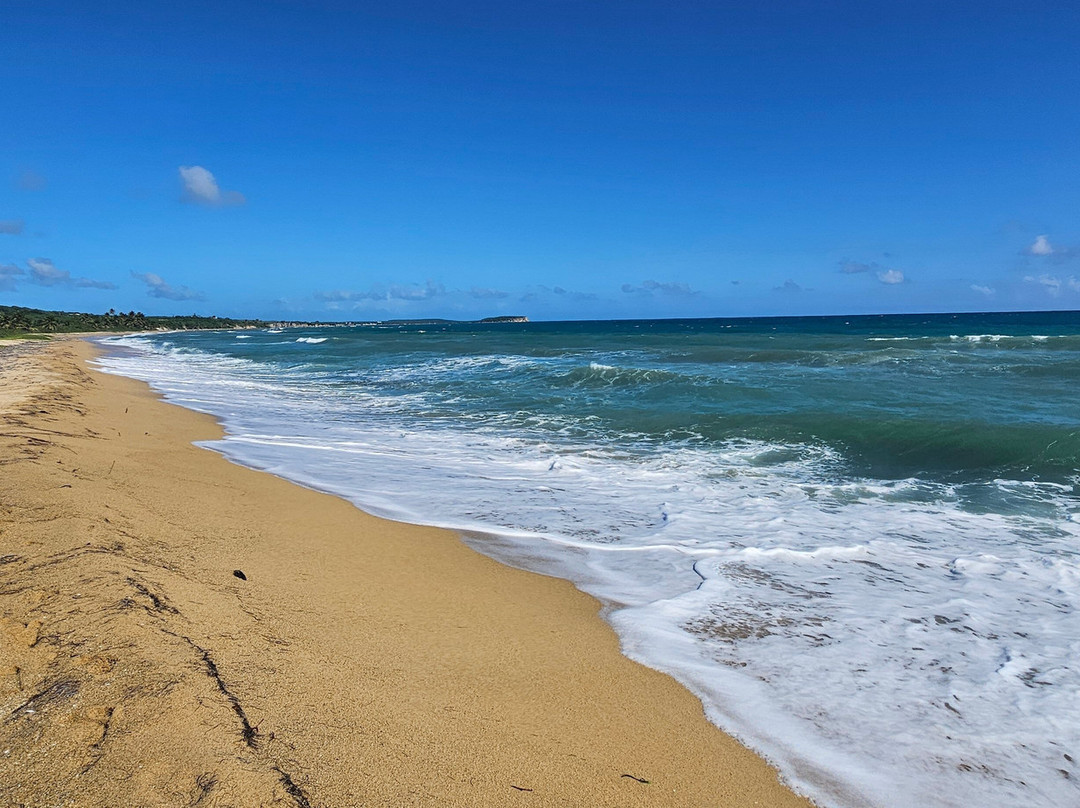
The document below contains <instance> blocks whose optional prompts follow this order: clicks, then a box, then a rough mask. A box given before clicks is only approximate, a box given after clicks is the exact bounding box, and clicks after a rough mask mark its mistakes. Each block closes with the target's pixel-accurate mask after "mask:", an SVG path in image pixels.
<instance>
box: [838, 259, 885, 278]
mask: <svg viewBox="0 0 1080 808" xmlns="http://www.w3.org/2000/svg"><path fill="white" fill-rule="evenodd" d="M877 268H878V263H877V262H876V261H874V262H871V263H869V264H864V263H862V262H860V261H849V260H848V259H846V258H845V259H844V260H843V261H841V262H840V271H841V272H842V273H843V274H845V275H858V274H861V273H863V272H869V271H870V270H872V269H877Z"/></svg>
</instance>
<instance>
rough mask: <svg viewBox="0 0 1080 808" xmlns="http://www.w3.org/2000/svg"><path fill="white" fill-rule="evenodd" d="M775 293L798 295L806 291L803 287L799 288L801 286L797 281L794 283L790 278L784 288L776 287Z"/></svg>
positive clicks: (785, 282) (774, 288)
mask: <svg viewBox="0 0 1080 808" xmlns="http://www.w3.org/2000/svg"><path fill="white" fill-rule="evenodd" d="M773 291H774V292H792V293H796V292H805V291H806V290H805V289H803V288H802V287H801V286H799V284H797V283H795V281H793V280H792V279H791V278H788V279H787V280H786V281H784V284H783V286H774V287H773Z"/></svg>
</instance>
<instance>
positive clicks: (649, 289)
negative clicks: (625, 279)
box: [621, 280, 700, 297]
mask: <svg viewBox="0 0 1080 808" xmlns="http://www.w3.org/2000/svg"><path fill="white" fill-rule="evenodd" d="M621 289H622V290H623V291H624V292H626V293H627V294H635V293H639V292H644V293H647V294H652V293H653V292H659V293H660V294H662V295H672V296H674V297H694V296H695V295H697V294H700V293H699V292H695V291H694V290H693V289H691V288H690V284H688V283H679V282H676V281H654V280H646V281H642V282H641V285H640V286H635V285H634V284H632V283H624V284H623V285H622V287H621Z"/></svg>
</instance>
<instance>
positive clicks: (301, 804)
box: [273, 766, 312, 808]
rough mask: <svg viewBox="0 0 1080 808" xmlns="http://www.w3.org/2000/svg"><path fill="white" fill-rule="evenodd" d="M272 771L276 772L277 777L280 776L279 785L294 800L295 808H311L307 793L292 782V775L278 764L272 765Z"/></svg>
mask: <svg viewBox="0 0 1080 808" xmlns="http://www.w3.org/2000/svg"><path fill="white" fill-rule="evenodd" d="M273 769H274V771H276V772H277V773H278V777H280V778H281V785H282V786H283V787H284V788H285V792H286V793H287V794H288V795H289V796H290V797H292V798H293V801H294V802H296V805H297V808H312V806H311V801H310V800H308V798H307V794H305V793H304V790H303V789H302V788H300V786H298V785H297V784H296V783H294V782H293V779H292V776H291V775H290V774H289V773H288V772H287V771H285V770H284V769H282V768H281V767H280V766H274V767H273Z"/></svg>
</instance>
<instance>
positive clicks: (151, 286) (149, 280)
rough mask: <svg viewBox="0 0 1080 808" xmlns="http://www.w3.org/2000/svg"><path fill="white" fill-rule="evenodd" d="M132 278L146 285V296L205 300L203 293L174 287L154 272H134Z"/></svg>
mask: <svg viewBox="0 0 1080 808" xmlns="http://www.w3.org/2000/svg"><path fill="white" fill-rule="evenodd" d="M131 277H133V278H137V279H138V280H140V281H142V282H143V283H145V284H146V294H148V295H149V296H150V297H160V298H163V299H165V300H203V299H204V298H203V294H202V292H196V291H195V290H194V289H189V288H188V287H186V286H172V285H171V284H168V283H166V282H165V279H164V278H162V277H161V276H160V275H155V274H154V273H153V272H132V273H131Z"/></svg>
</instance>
